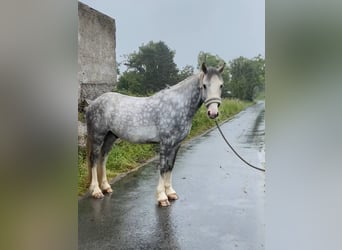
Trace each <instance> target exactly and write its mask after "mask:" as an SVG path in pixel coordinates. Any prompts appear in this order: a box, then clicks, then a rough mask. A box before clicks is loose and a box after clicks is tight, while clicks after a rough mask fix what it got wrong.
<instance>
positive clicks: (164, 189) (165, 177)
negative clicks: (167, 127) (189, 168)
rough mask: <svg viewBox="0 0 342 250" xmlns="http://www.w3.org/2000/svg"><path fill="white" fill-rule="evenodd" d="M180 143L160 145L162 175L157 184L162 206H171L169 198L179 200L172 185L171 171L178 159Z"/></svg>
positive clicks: (158, 196) (158, 197) (158, 198)
mask: <svg viewBox="0 0 342 250" xmlns="http://www.w3.org/2000/svg"><path fill="white" fill-rule="evenodd" d="M179 147H180V144H177V145H175V146H168V145H162V144H161V147H160V177H159V184H158V186H157V200H158V203H159V204H160V205H161V206H169V205H170V202H169V200H177V199H178V196H177V194H176V191H175V190H174V189H173V187H172V179H171V178H172V177H171V171H172V169H173V165H174V163H175V160H176V155H177V152H178V149H179Z"/></svg>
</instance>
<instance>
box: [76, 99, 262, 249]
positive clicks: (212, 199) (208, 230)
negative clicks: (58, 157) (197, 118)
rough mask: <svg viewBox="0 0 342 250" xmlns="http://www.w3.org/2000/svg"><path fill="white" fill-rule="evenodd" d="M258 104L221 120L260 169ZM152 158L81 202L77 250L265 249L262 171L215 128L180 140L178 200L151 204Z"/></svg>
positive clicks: (176, 179) (176, 178) (176, 169)
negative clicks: (97, 196)
mask: <svg viewBox="0 0 342 250" xmlns="http://www.w3.org/2000/svg"><path fill="white" fill-rule="evenodd" d="M264 108H265V104H264V102H258V103H257V104H256V105H254V106H252V107H250V108H248V109H246V110H245V111H243V112H241V113H240V114H238V115H237V116H235V118H234V119H232V120H231V121H229V122H227V123H225V124H223V125H221V128H222V130H223V133H224V134H225V135H226V136H227V138H228V140H230V143H232V145H233V146H234V147H235V148H236V150H237V151H238V152H239V153H240V154H241V155H242V156H243V157H244V158H245V159H246V160H247V161H249V162H250V163H252V164H254V165H256V166H261V167H264V163H265V145H264V134H265V121H264ZM156 165H157V162H152V163H150V164H148V165H147V166H145V167H143V168H141V169H139V170H138V171H136V172H134V173H131V174H129V175H128V176H127V177H125V178H123V179H121V180H120V181H118V182H116V183H115V184H113V185H112V187H113V190H114V192H113V194H112V195H110V196H108V195H107V196H105V198H104V199H102V200H95V199H92V198H90V197H89V198H85V199H82V200H80V201H79V249H82V250H83V249H242V250H249V249H250V250H256V249H264V229H265V228H264V227H265V225H264V196H265V193H264V192H265V174H264V173H262V172H259V171H256V170H254V169H251V168H249V167H247V166H246V165H244V163H242V162H241V161H240V160H239V159H238V158H237V157H236V156H235V155H234V154H233V152H231V151H230V149H229V148H228V146H227V145H226V144H225V142H224V141H223V139H222V138H221V137H220V134H219V132H218V131H217V130H216V129H214V130H212V131H211V132H209V133H208V134H206V135H204V136H202V137H199V138H197V139H194V140H193V141H191V142H189V143H187V144H185V145H183V146H182V147H181V149H180V151H179V153H178V157H177V160H176V163H175V167H174V171H173V184H174V188H175V190H176V191H177V193H178V194H179V200H177V201H175V202H172V204H171V206H169V207H166V208H160V207H158V206H157V203H156V201H155V188H156V185H157V182H158V170H157V168H156Z"/></svg>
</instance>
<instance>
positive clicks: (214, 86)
mask: <svg viewBox="0 0 342 250" xmlns="http://www.w3.org/2000/svg"><path fill="white" fill-rule="evenodd" d="M222 84H223V83H222V81H221V80H220V78H219V77H218V76H216V75H214V76H212V77H211V79H210V84H207V88H206V91H207V100H210V99H211V98H221V88H220V86H221V85H222ZM207 110H208V116H209V117H210V118H216V117H217V115H218V103H216V102H213V103H210V104H209V106H208V107H207Z"/></svg>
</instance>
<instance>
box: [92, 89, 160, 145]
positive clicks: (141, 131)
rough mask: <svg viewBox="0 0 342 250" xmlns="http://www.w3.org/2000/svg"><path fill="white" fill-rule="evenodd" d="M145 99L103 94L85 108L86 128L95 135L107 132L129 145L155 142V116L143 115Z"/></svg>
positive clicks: (147, 102)
mask: <svg viewBox="0 0 342 250" xmlns="http://www.w3.org/2000/svg"><path fill="white" fill-rule="evenodd" d="M149 99H150V98H148V97H133V96H127V95H122V94H119V93H115V92H108V93H105V94H103V95H101V96H99V97H98V98H96V99H95V100H94V101H93V103H92V104H91V105H89V106H88V111H87V121H88V123H89V125H88V126H95V127H96V130H97V131H104V132H106V131H111V132H112V133H114V134H115V135H116V136H117V137H120V138H122V139H126V140H128V141H132V142H147V141H150V142H156V141H158V131H157V127H156V124H155V119H154V118H155V114H154V115H152V114H151V113H149V114H148V113H147V112H146V111H147V107H148V106H149Z"/></svg>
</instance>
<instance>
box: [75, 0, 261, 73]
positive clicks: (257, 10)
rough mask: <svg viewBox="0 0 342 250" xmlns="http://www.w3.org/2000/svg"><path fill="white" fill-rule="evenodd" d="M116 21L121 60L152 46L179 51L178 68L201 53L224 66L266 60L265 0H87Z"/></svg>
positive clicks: (194, 62) (194, 61)
mask: <svg viewBox="0 0 342 250" xmlns="http://www.w3.org/2000/svg"><path fill="white" fill-rule="evenodd" d="M81 2H83V3H85V4H87V5H89V6H90V7H92V8H94V9H96V10H98V11H100V12H102V13H105V14H106V15H108V16H111V17H113V18H114V19H115V21H116V39H117V40H116V42H117V44H116V52H117V61H118V62H120V61H122V60H123V57H122V55H124V54H129V53H132V52H133V51H137V50H138V47H139V46H141V45H142V44H146V43H148V42H149V41H151V40H152V41H160V40H161V41H164V42H165V43H166V44H167V45H168V46H169V47H170V48H171V49H172V50H175V51H176V55H175V62H176V64H177V65H178V67H179V68H182V67H184V66H185V65H186V64H189V65H192V66H196V65H197V56H198V53H199V52H200V51H205V52H210V53H212V54H217V55H219V56H220V57H221V58H223V59H224V60H225V61H229V60H232V59H234V58H237V57H239V56H244V57H248V58H252V57H254V56H257V55H258V54H261V55H262V56H265V2H264V0H210V1H201V0H197V1H196V0H168V1H166V0H142V1H139V0H116V1H114V0H112V1H110V0H96V1H95V0H93V1H91V0H83V1H81Z"/></svg>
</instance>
